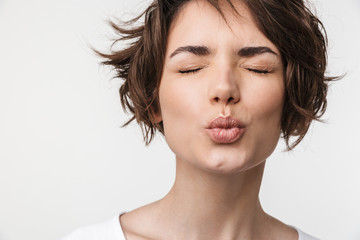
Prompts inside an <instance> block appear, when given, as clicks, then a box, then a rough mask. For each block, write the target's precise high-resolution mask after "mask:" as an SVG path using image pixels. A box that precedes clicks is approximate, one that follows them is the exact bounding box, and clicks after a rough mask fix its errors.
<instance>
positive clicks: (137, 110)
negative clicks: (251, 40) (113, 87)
mask: <svg viewBox="0 0 360 240" xmlns="http://www.w3.org/2000/svg"><path fill="white" fill-rule="evenodd" d="M189 1H191V0H154V2H153V3H152V4H151V5H150V6H149V7H148V8H147V9H146V10H145V11H144V12H143V13H142V14H140V15H139V16H138V17H136V18H134V19H132V20H131V21H128V22H125V23H123V24H116V23H114V22H112V21H111V22H110V24H111V26H112V27H113V28H114V29H115V31H116V32H117V34H118V35H119V38H118V39H116V40H115V42H119V41H127V40H130V41H131V44H130V45H129V46H128V47H126V48H124V49H122V50H118V51H113V50H112V51H111V53H101V52H98V51H97V53H98V54H99V55H100V56H101V57H103V58H105V60H104V61H103V64H105V65H110V66H112V67H113V68H114V70H115V71H116V73H117V74H116V76H115V77H117V78H121V79H123V80H124V82H123V84H122V85H121V87H120V90H119V92H120V100H121V104H122V107H123V109H124V110H125V111H130V113H131V114H132V117H131V119H130V120H129V121H127V122H126V123H125V124H124V125H123V126H126V125H128V124H129V123H130V122H131V121H133V120H134V119H136V121H137V122H138V124H139V125H140V126H141V129H142V131H143V135H144V140H145V143H146V144H149V143H150V142H151V140H152V138H153V136H154V134H155V132H156V129H157V130H159V131H160V132H161V133H163V134H164V129H163V125H162V123H157V122H156V121H155V120H154V119H155V117H154V116H155V113H156V112H157V111H158V110H159V109H158V108H159V103H158V92H159V85H160V80H161V76H162V71H163V65H164V59H165V52H166V46H167V36H168V31H169V27H170V24H171V22H172V20H173V18H174V17H175V15H176V13H178V11H179V10H180V8H181V7H182V6H183V5H184V4H185V3H187V2H189ZM207 1H208V2H209V3H210V4H211V5H213V6H214V7H215V8H216V9H217V10H218V11H219V12H220V13H221V15H222V16H223V13H222V11H221V9H220V7H219V0H207ZM220 1H221V0H220ZM224 1H225V0H224ZM226 1H227V2H228V3H229V4H230V6H231V7H232V9H234V10H235V8H234V6H233V4H232V2H231V0H226ZM233 1H235V0H233ZM237 1H240V0H237ZM241 1H243V2H244V3H245V4H246V6H247V7H248V9H249V10H250V12H251V14H252V16H253V17H254V19H255V22H256V24H257V26H258V28H259V29H260V31H262V32H263V33H264V34H265V36H266V37H267V38H268V39H269V40H270V41H271V42H272V43H274V44H275V46H276V47H277V48H278V49H279V51H280V53H281V56H282V60H283V65H284V84H285V103H284V107H283V113H282V118H281V131H282V137H283V138H284V140H285V142H286V145H287V149H288V150H291V149H293V148H294V147H295V146H296V145H297V144H299V143H300V141H301V140H302V139H303V138H304V136H305V134H306V133H307V131H308V129H309V126H310V123H311V122H312V120H320V117H321V116H322V115H323V114H324V112H325V110H326V105H327V101H326V95H327V89H328V82H329V81H331V80H334V79H336V77H326V76H325V69H326V65H327V37H326V31H325V29H324V27H323V24H322V23H321V21H320V20H319V19H318V18H317V17H316V16H315V15H314V14H313V13H312V12H311V11H310V10H309V8H308V7H306V6H305V4H304V1H303V0H241ZM235 11H236V10H235ZM223 17H224V16H223ZM142 18H144V22H143V23H142V24H141V25H140V26H135V24H136V23H137V22H138V21H139V20H140V19H142ZM291 137H296V139H295V140H294V141H293V142H292V143H290V138H291Z"/></svg>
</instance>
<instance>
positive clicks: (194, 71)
mask: <svg viewBox="0 0 360 240" xmlns="http://www.w3.org/2000/svg"><path fill="white" fill-rule="evenodd" d="M199 70H201V68H194V69H187V70H179V73H181V74H187V73H196V72H198V71H199Z"/></svg>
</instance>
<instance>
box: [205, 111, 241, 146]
mask: <svg viewBox="0 0 360 240" xmlns="http://www.w3.org/2000/svg"><path fill="white" fill-rule="evenodd" d="M244 131H245V125H244V124H243V123H242V122H241V121H240V120H238V119H235V118H232V117H217V118H215V119H214V120H213V121H211V122H210V124H209V125H208V127H207V128H206V133H207V134H208V135H209V137H210V138H211V140H213V141H214V142H216V143H233V142H235V141H236V140H238V139H239V138H240V137H241V135H242V134H243V133H244Z"/></svg>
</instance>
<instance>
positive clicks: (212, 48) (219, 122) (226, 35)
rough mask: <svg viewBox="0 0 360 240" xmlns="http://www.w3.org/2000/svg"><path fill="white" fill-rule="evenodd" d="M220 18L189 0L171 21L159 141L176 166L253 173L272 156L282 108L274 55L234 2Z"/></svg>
mask: <svg viewBox="0 0 360 240" xmlns="http://www.w3.org/2000/svg"><path fill="white" fill-rule="evenodd" d="M225 2H226V1H221V4H222V5H221V9H222V10H223V12H224V15H225V16H226V20H227V22H225V20H224V19H223V17H222V16H221V15H220V13H219V12H218V11H217V10H216V9H215V8H214V7H212V6H211V5H210V4H209V3H207V2H206V1H205V0H197V1H195V0H193V1H190V2H188V3H187V4H186V5H184V8H182V10H181V11H180V12H179V13H178V15H177V16H176V18H175V19H174V20H173V22H172V25H171V27H170V31H169V35H168V43H167V44H168V45H167V49H166V59H165V64H164V70H163V75H162V79H161V83H160V89H159V103H160V109H161V113H159V115H158V120H160V119H162V120H163V124H164V132H165V137H166V140H167V142H168V144H169V146H170V148H171V149H172V151H173V152H174V153H175V154H176V157H177V159H178V160H180V161H187V162H188V163H190V164H193V165H194V166H196V167H199V168H201V169H204V170H206V171H210V172H216V173H235V172H240V171H244V170H246V169H249V168H251V167H254V166H256V165H258V164H260V163H261V162H263V161H265V159H266V158H267V157H268V156H269V155H270V154H271V153H272V151H273V150H274V148H275V146H276V144H277V141H278V139H279V135H280V119H281V113H282V108H283V102H284V83H283V64H282V61H281V57H280V53H279V50H278V49H277V48H276V47H275V45H274V44H273V43H272V42H270V40H268V39H267V38H266V37H265V36H264V34H263V33H261V31H259V29H258V28H257V27H256V25H255V22H254V20H253V18H252V17H251V15H250V13H249V11H248V10H247V9H246V7H245V6H244V5H243V4H242V3H238V2H240V1H237V3H234V4H235V7H236V9H237V11H238V13H239V15H237V14H236V13H234V12H233V11H232V10H231V8H230V6H229V5H228V4H227V3H225Z"/></svg>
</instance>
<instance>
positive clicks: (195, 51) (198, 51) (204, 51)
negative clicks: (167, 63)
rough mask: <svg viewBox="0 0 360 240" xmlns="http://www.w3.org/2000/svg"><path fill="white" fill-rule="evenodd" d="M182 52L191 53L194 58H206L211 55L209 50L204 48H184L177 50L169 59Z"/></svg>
mask: <svg viewBox="0 0 360 240" xmlns="http://www.w3.org/2000/svg"><path fill="white" fill-rule="evenodd" d="M183 52H188V53H192V54H194V55H196V56H206V55H209V54H210V53H211V51H210V49H209V48H208V47H206V46H184V47H179V48H177V49H176V50H175V51H174V52H173V53H172V54H171V55H170V58H172V57H174V56H175V55H177V54H179V53H183Z"/></svg>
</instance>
